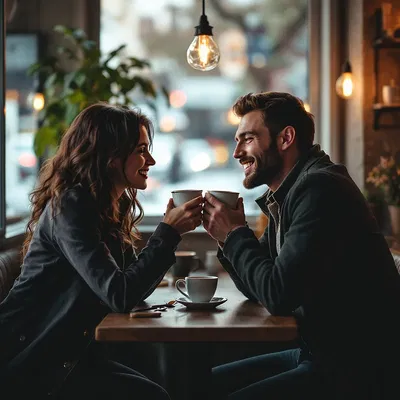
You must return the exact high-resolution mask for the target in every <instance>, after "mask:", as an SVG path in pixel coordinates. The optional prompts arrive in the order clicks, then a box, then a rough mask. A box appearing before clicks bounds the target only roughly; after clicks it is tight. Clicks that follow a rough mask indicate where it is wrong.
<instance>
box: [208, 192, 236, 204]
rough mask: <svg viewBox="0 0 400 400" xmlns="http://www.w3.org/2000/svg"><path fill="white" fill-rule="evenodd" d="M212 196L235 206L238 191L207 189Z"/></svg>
mask: <svg viewBox="0 0 400 400" xmlns="http://www.w3.org/2000/svg"><path fill="white" fill-rule="evenodd" d="M208 193H210V194H211V195H212V196H214V197H216V198H217V199H218V200H219V201H222V202H223V203H225V204H226V205H228V206H229V207H231V208H236V205H237V201H238V198H239V193H238V192H229V191H227V190H209V191H208Z"/></svg>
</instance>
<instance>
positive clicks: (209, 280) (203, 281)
mask: <svg viewBox="0 0 400 400" xmlns="http://www.w3.org/2000/svg"><path fill="white" fill-rule="evenodd" d="M217 284H218V277H217V276H187V277H186V278H185V279H178V280H177V281H176V282H175V287H176V288H177V289H178V291H179V292H180V293H182V294H183V295H184V296H185V297H187V298H188V299H189V300H191V301H192V302H193V303H208V302H209V301H210V300H211V299H212V298H213V296H214V293H215V291H216V290H217ZM181 287H183V288H184V289H186V292H184V291H183V290H182V289H181Z"/></svg>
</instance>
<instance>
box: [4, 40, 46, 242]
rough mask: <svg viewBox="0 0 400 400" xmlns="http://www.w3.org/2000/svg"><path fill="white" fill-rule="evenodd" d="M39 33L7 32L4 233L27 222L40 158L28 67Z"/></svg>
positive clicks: (32, 81)
mask: <svg viewBox="0 0 400 400" xmlns="http://www.w3.org/2000/svg"><path fill="white" fill-rule="evenodd" d="M38 49H39V43H38V35H36V34H33V33H10V32H8V33H7V34H6V74H5V79H6V87H5V114H6V122H5V216H6V220H5V222H6V231H5V234H6V236H13V235H14V233H15V232H16V230H15V229H16V228H17V229H18V228H19V229H18V230H19V231H21V228H24V227H25V226H26V219H27V217H28V216H29V213H30V207H29V193H30V192H31V190H32V189H33V187H34V185H35V182H36V178H37V173H38V168H39V162H38V160H37V158H36V156H35V153H34V150H33V140H34V133H35V130H36V128H37V126H38V113H37V109H38V108H40V104H39V103H40V95H38V94H37V93H36V90H37V84H36V82H35V79H34V78H33V77H31V76H29V75H28V74H27V70H28V67H29V66H30V65H31V64H33V63H34V62H36V61H37V59H38Z"/></svg>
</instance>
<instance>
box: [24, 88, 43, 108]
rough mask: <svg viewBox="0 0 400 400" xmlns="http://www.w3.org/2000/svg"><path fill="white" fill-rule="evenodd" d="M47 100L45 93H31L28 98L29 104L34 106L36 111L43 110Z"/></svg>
mask: <svg viewBox="0 0 400 400" xmlns="http://www.w3.org/2000/svg"><path fill="white" fill-rule="evenodd" d="M44 104H45V100H44V96H43V93H39V92H36V93H33V92H31V93H29V95H28V98H27V105H28V106H29V107H32V108H33V109H34V110H35V111H41V110H43V108H44Z"/></svg>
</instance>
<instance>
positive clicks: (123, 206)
mask: <svg viewBox="0 0 400 400" xmlns="http://www.w3.org/2000/svg"><path fill="white" fill-rule="evenodd" d="M141 126H143V127H145V128H146V130H147V132H148V135H149V141H150V145H151V144H152V139H153V124H152V122H151V121H150V119H149V118H147V117H146V116H145V115H144V114H142V113H141V112H140V110H132V109H128V108H126V107H122V106H113V105H110V104H107V103H97V104H94V105H91V106H89V107H87V108H86V109H84V110H83V111H81V113H80V114H79V115H78V116H77V117H76V118H75V119H74V121H73V122H72V124H71V126H70V127H69V129H68V130H67V131H66V133H65V134H64V135H63V137H62V139H61V143H60V146H59V148H58V151H57V153H56V155H55V156H54V157H53V158H51V159H49V160H48V161H47V162H46V163H45V164H44V165H43V167H42V169H41V171H40V176H39V183H38V186H37V188H36V189H35V190H33V191H32V193H31V195H30V200H31V204H32V214H31V219H30V221H29V222H28V225H27V230H26V233H27V236H26V239H25V242H24V245H23V249H22V254H23V256H25V254H26V252H27V250H28V247H29V243H30V242H31V240H32V236H33V231H34V229H35V226H36V224H37V222H38V220H39V218H40V216H41V214H42V213H43V211H44V209H45V207H46V205H47V203H48V202H49V201H51V205H52V212H53V215H54V214H55V213H56V210H57V208H58V207H59V203H60V198H61V196H62V194H63V193H65V192H66V191H67V190H68V189H70V188H72V187H74V186H76V185H78V184H81V185H83V186H84V187H86V188H88V190H89V191H90V193H91V195H92V196H93V199H94V201H95V203H96V205H97V209H98V212H99V214H100V221H101V226H100V227H99V229H106V230H108V231H109V232H111V233H112V234H113V235H119V236H120V237H121V238H122V240H123V241H124V243H126V244H127V245H130V246H134V243H135V241H136V240H137V239H139V238H140V236H139V233H138V230H137V228H136V225H137V223H138V222H139V221H140V220H141V219H142V218H143V208H142V206H141V205H140V203H139V201H138V200H137V198H136V195H137V190H136V189H135V188H128V189H126V190H125V191H124V193H123V194H122V196H121V197H119V198H117V196H116V194H115V192H114V190H113V189H114V183H113V179H112V176H113V168H112V162H113V161H114V160H115V159H121V161H122V165H125V162H126V159H127V158H128V156H129V155H130V154H131V153H132V152H133V151H134V150H135V148H136V146H137V144H138V142H139V138H140V130H139V128H140V127H141Z"/></svg>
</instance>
